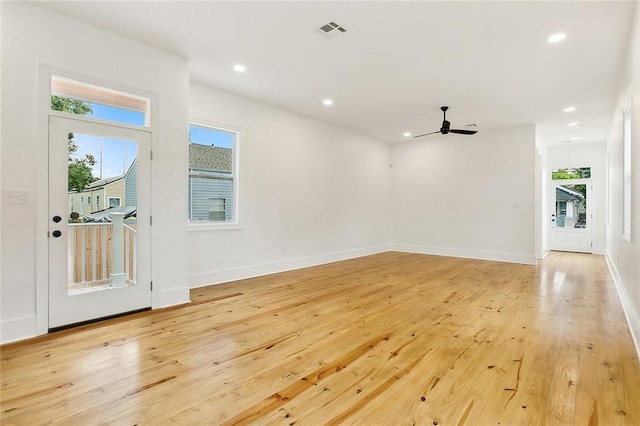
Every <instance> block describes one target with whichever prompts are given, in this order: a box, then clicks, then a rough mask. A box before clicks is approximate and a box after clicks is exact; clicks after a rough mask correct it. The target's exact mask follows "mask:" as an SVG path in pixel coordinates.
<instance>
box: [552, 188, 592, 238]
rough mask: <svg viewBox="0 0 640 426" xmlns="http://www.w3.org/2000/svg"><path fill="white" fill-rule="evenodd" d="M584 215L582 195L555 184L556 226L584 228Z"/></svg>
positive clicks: (584, 208)
mask: <svg viewBox="0 0 640 426" xmlns="http://www.w3.org/2000/svg"><path fill="white" fill-rule="evenodd" d="M586 215H587V209H586V204H585V197H584V195H582V194H581V193H579V192H577V191H573V190H571V189H569V188H567V187H565V186H560V185H558V186H556V227H558V228H584V226H585V221H586Z"/></svg>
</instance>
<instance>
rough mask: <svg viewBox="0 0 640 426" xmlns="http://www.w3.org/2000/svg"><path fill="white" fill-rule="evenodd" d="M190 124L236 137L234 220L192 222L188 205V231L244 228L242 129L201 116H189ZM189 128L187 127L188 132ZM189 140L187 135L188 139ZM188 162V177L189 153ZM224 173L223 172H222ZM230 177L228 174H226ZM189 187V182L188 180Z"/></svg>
mask: <svg viewBox="0 0 640 426" xmlns="http://www.w3.org/2000/svg"><path fill="white" fill-rule="evenodd" d="M189 125H190V126H191V125H194V126H201V127H210V128H214V129H218V130H222V131H225V132H230V133H235V135H236V137H235V139H234V145H233V150H232V154H233V160H232V165H233V172H232V177H233V221H230V222H209V221H205V222H191V221H189V206H188V205H186V206H185V207H186V219H187V231H188V232H200V231H228V230H236V229H242V228H243V226H242V222H241V214H240V210H241V205H242V199H241V197H240V195H241V194H240V173H239V172H240V151H241V148H240V147H241V145H242V142H241V141H242V129H241V128H239V127H235V126H230V125H227V124H220V123H216V122H213V121H209V120H204V119H201V118H189ZM188 131H189V129H187V132H188ZM188 140H189V138H188V136H187V141H188ZM186 162H187V164H186V165H185V168H186V171H187V179H189V176H190V175H191V174H190V173H189V156H188V155H187V160H186ZM221 175H222V174H221ZM224 176H226V177H229V176H228V175H224ZM186 184H187V187H188V182H186Z"/></svg>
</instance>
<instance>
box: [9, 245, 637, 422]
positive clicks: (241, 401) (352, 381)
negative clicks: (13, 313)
mask: <svg viewBox="0 0 640 426" xmlns="http://www.w3.org/2000/svg"><path fill="white" fill-rule="evenodd" d="M191 298H192V303H189V304H185V305H182V306H179V307H172V308H169V309H162V310H157V311H151V312H143V313H139V314H135V315H131V316H128V317H124V318H119V319H114V320H108V321H104V322H101V323H96V324H92V325H86V326H82V327H79V328H77V329H72V330H65V331H62V332H58V333H52V334H50V335H48V336H43V337H40V338H36V339H31V340H29V341H25V342H20V343H16V344H10V345H4V346H1V347H0V357H1V364H0V367H1V370H0V373H1V376H2V377H1V379H2V388H1V389H0V423H2V424H3V425H5V424H6V425H11V424H16V425H21V424H48V423H64V424H103V423H104V424H153V425H156V424H169V423H174V424H226V425H232V424H283V425H294V424H295V425H317V424H364V425H377V424H385V425H388V424H426V425H439V424H442V425H445V424H453V425H479V424H501V425H520V424H549V425H551V424H558V425H563V424H564V425H569V424H591V425H618V424H620V425H623V424H640V364H639V362H638V359H637V354H636V353H635V348H634V346H633V342H632V339H631V336H630V333H629V330H628V328H627V325H626V322H625V318H624V313H623V311H622V308H621V305H620V302H619V300H618V297H617V294H616V291H615V288H614V286H613V283H612V280H611V278H610V276H609V273H608V270H607V266H606V263H605V262H604V259H603V258H602V257H601V256H593V255H582V254H573V253H551V254H550V255H549V256H548V257H547V258H546V259H545V260H544V261H542V262H541V264H540V265H538V266H529V265H517V264H506V263H498V262H488V261H478V260H470V259H455V258H447V257H436V256H425V255H418V254H409V253H394V252H389V253H382V254H378V255H373V256H367V257H363V258H359V259H353V260H348V261H343V262H336V263H331V264H327V265H322V266H318V267H313V268H305V269H301V270H298V271H291V272H286V273H279V274H273V275H269V276H265V277H259V278H253V279H247V280H241V281H236V282H232V283H225V284H220V285H216V286H210V287H205V288H199V289H194V290H192V294H191Z"/></svg>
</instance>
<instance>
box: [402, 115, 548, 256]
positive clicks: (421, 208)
mask: <svg viewBox="0 0 640 426" xmlns="http://www.w3.org/2000/svg"><path fill="white" fill-rule="evenodd" d="M535 158H536V152H535V126H533V125H531V126H522V127H516V128H509V129H500V130H491V131H481V132H479V133H478V134H476V135H474V136H459V135H453V134H450V135H446V136H437V137H427V138H423V139H419V140H416V141H413V142H407V143H402V144H398V145H395V146H394V147H393V149H392V164H393V168H392V185H391V193H392V200H391V209H392V211H393V214H392V234H391V242H392V245H391V248H392V249H395V250H403V251H414V252H419V253H429V254H440V255H451V256H460V257H471V258H480V259H493V260H502V261H508V262H522V263H531V264H535V263H536V219H535V216H536V210H535V208H536V206H535V204H536V203H535V198H536V197H535V167H536V166H535Z"/></svg>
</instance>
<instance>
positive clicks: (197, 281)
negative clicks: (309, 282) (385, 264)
mask: <svg viewBox="0 0 640 426" xmlns="http://www.w3.org/2000/svg"><path fill="white" fill-rule="evenodd" d="M387 251H389V248H388V247H387V246H386V245H379V246H371V247H364V248H360V249H353V250H344V251H338V252H333V253H327V254H322V255H318V256H309V257H299V258H296V259H287V260H280V261H276V262H269V263H260V264H256V265H249V266H243V267H238V268H230V269H220V270H217V271H211V272H207V273H204V274H196V275H190V276H189V287H190V288H197V287H206V286H209V285H214V284H222V283H226V282H229V281H237V280H243V279H247V278H255V277H261V276H263V275H269V274H276V273H279V272H286V271H292V270H295V269H301V268H308V267H311V266H318V265H324V264H327V263H332V262H338V261H341V260H348V259H354V258H357V257H363V256H369V255H372V254H378V253H384V252H387Z"/></svg>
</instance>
